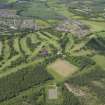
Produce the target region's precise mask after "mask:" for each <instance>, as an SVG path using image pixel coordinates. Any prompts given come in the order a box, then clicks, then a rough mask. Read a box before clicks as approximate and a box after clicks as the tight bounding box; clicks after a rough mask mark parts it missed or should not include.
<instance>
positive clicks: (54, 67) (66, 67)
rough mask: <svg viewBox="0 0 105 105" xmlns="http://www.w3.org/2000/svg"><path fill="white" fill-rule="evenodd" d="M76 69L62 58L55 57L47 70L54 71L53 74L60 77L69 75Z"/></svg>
mask: <svg viewBox="0 0 105 105" xmlns="http://www.w3.org/2000/svg"><path fill="white" fill-rule="evenodd" d="M77 69H78V68H77V67H75V66H74V65H72V64H70V63H69V62H67V61H65V60H62V59H57V60H56V61H55V62H54V63H52V64H50V65H49V66H48V71H49V72H55V74H56V73H57V75H60V76H61V77H62V78H67V77H68V76H71V75H72V74H73V73H75V72H76V71H77ZM50 70H51V71H50Z"/></svg>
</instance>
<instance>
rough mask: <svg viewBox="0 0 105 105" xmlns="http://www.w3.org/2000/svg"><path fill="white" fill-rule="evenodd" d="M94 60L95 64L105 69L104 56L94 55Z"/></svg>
mask: <svg viewBox="0 0 105 105" xmlns="http://www.w3.org/2000/svg"><path fill="white" fill-rule="evenodd" d="M92 59H93V60H94V61H96V63H97V65H99V66H101V67H102V68H104V69H105V56H103V55H95V56H94V57H93V58H92Z"/></svg>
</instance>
